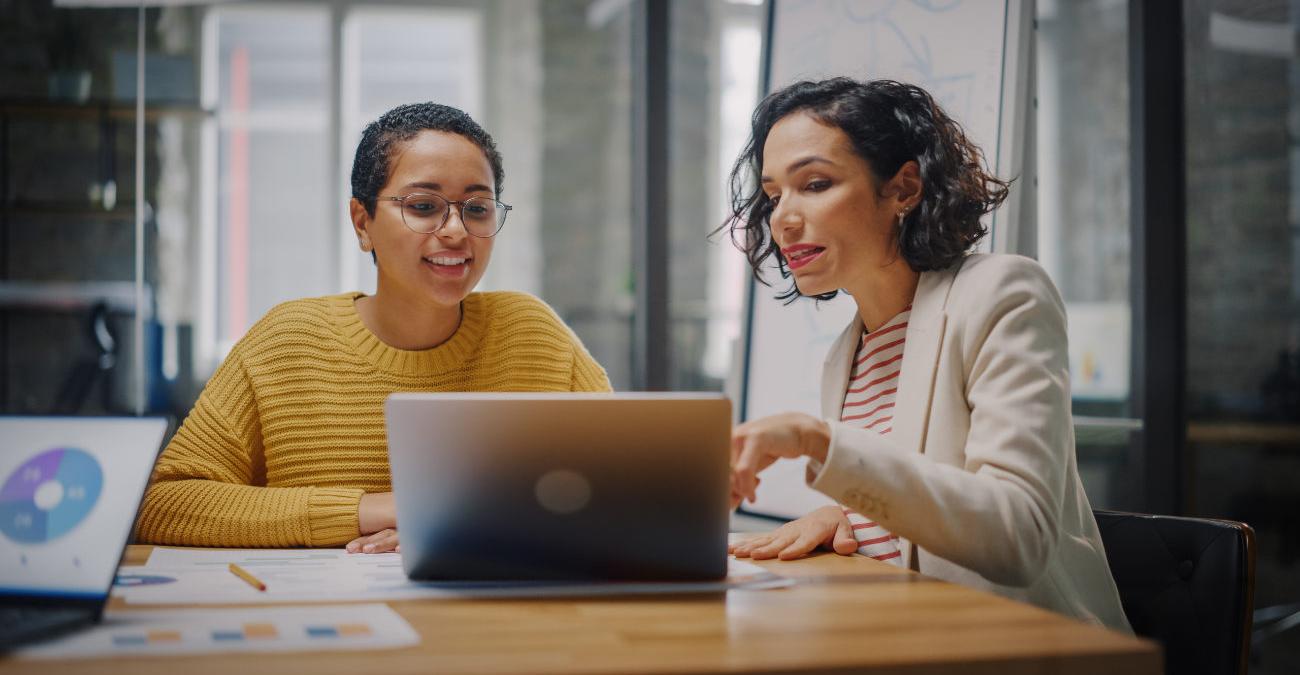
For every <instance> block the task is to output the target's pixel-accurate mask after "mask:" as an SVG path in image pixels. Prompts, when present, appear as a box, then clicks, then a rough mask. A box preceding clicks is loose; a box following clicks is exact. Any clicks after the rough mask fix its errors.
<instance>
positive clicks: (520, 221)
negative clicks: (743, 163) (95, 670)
mask: <svg viewBox="0 0 1300 675" xmlns="http://www.w3.org/2000/svg"><path fill="white" fill-rule="evenodd" d="M650 4H651V3H650V2H649V0H488V1H485V2H469V1H465V2H435V1H431V0H385V1H382V2H380V1H376V2H360V1H357V2H348V1H345V0H319V1H310V0H274V1H266V2H256V3H252V2H209V3H195V2H184V3H171V2H168V3H158V2H149V3H146V5H147V6H146V7H145V8H144V9H143V10H141V9H140V8H139V7H138V6H137V5H135V4H134V3H131V2H113V1H112V0H84V1H81V2H78V1H75V0H69V1H67V2H64V1H62V0H60V1H58V2H51V0H0V45H3V46H0V410H2V411H3V412H5V413H67V414H98V413H130V412H136V411H141V410H145V411H150V412H165V413H169V414H172V415H174V416H176V417H178V418H180V417H183V416H184V415H185V414H186V413H187V412H188V410H189V407H190V406H191V405H192V403H193V401H194V399H195V398H196V397H197V395H198V392H199V391H200V390H201V389H202V387H203V384H204V382H205V381H206V379H207V377H208V376H209V375H210V374H211V373H212V371H213V369H214V368H215V367H216V365H217V364H218V363H220V361H221V359H222V358H223V356H224V355H225V354H226V352H227V351H228V350H229V349H230V347H231V345H232V344H233V343H234V342H235V341H236V340H238V339H239V338H240V336H242V335H243V333H244V331H245V330H247V328H248V327H249V326H250V325H251V324H252V323H253V322H255V321H256V320H257V319H258V318H259V317H260V316H261V315H262V314H263V313H264V312H265V311H266V310H267V309H269V308H270V307H271V306H273V305H275V304H277V303H279V302H282V301H285V300H289V299H293V298H299V297H304V296H313V295H323V294H329V293H337V292H342V291H346V290H362V291H373V288H374V268H373V265H372V264H371V262H370V260H369V258H368V257H366V256H363V255H362V254H360V252H359V251H358V250H357V247H356V244H355V239H354V237H353V234H352V232H351V229H350V226H349V224H348V221H347V216H346V213H347V212H346V202H347V196H348V183H347V177H348V172H349V170H350V166H351V160H352V154H353V151H354V150H355V143H356V140H357V138H358V136H359V132H360V130H361V128H362V127H363V126H364V125H365V124H366V123H367V122H369V121H371V120H373V119H374V118H375V117H377V116H378V115H379V114H381V113H382V112H383V111H385V110H387V109H389V108H391V107H392V106H394V105H397V104H399V103H405V102H410V101H421V100H434V101H438V102H441V103H447V104H451V105H455V106H458V107H460V108H463V109H464V110H466V111H467V112H469V113H470V114H471V115H473V116H474V117H475V118H476V119H478V120H479V121H480V122H481V123H482V124H483V126H484V127H485V128H486V129H488V130H489V131H490V132H491V133H492V134H493V135H494V136H495V137H496V140H497V143H498V145H499V147H500V148H501V150H502V153H503V155H504V158H505V169H506V179H505V183H504V192H503V199H504V201H506V202H508V203H510V204H512V205H514V207H515V209H514V211H513V212H512V213H511V216H510V220H509V222H507V224H506V227H505V230H503V232H502V233H501V234H500V235H499V240H498V242H497V249H496V253H495V258H494V263H493V265H492V266H491V268H490V269H489V271H488V274H487V277H486V278H485V280H484V282H483V284H482V288H484V289H517V290H524V291H528V292H531V293H534V294H536V295H538V296H540V297H542V298H543V299H545V300H546V301H547V302H548V303H550V304H551V305H552V306H553V307H554V308H555V309H556V310H557V311H558V312H559V313H560V315H561V316H562V317H563V318H564V320H565V321H567V322H568V323H569V325H570V326H572V327H573V329H574V330H575V331H576V332H577V333H578V335H579V336H580V337H581V338H582V340H583V341H584V342H585V343H586V345H587V347H588V348H589V349H590V350H591V351H592V353H593V354H594V355H595V356H596V358H597V359H598V360H599V361H600V362H601V363H602V364H603V365H604V366H605V368H606V369H607V370H608V371H609V374H610V378H611V380H612V381H613V383H614V386H615V388H616V389H620V390H631V389H663V388H666V389H675V390H723V391H728V392H731V393H733V394H734V393H735V391H736V388H737V387H738V386H739V385H738V382H739V381H740V377H741V376H740V373H739V372H738V370H739V368H738V364H740V363H742V362H743V359H742V358H741V354H742V353H743V333H744V327H745V317H746V315H745V307H746V297H747V296H746V294H747V293H748V292H750V290H749V289H750V284H749V280H748V276H747V268H746V266H745V263H744V260H743V257H742V256H741V255H740V254H739V253H738V252H736V251H735V250H734V249H732V248H731V246H730V244H729V243H728V242H727V241H726V239H725V237H724V238H718V237H710V236H709V234H710V232H711V231H712V230H713V229H714V228H715V227H717V225H718V224H719V223H720V222H721V221H722V218H723V216H724V214H725V212H726V205H727V199H726V190H725V187H724V186H725V179H726V174H727V171H728V170H729V168H730V165H731V163H732V161H734V158H735V157H736V155H737V154H738V152H739V150H740V148H741V147H742V146H743V144H744V141H745V139H746V135H747V133H748V120H749V114H750V112H751V111H752V109H753V106H754V104H755V103H756V102H757V100H758V98H759V97H760V94H761V89H762V86H763V84H762V83H763V40H764V26H765V20H766V17H767V15H768V8H767V7H766V5H765V4H764V3H763V2H762V1H761V0H754V1H747V0H672V1H671V2H668V1H665V2H663V3H653V4H654V5H656V6H658V7H659V8H660V9H659V10H656V11H658V12H659V14H658V16H659V17H660V19H661V20H654V19H653V18H647V17H648V16H649V17H653V15H654V12H649V11H647V8H648V6H650ZM1141 4H1142V3H1141V0H1070V1H1066V0H1038V2H1037V4H1036V10H1035V11H1036V15H1037V34H1036V40H1035V49H1036V55H1035V70H1036V75H1035V78H1034V79H1035V82H1036V100H1037V106H1036V114H1035V116H1034V121H1033V124H1034V129H1035V155H1036V157H1035V163H1036V169H1035V170H1034V172H1033V173H1032V175H1027V176H1022V177H1019V179H1020V180H1022V181H1028V182H1030V183H1031V184H1032V185H1033V186H1034V187H1035V189H1036V190H1037V197H1036V203H1037V217H1036V218H1027V219H1024V221H1025V222H1024V223H1023V225H1022V227H1023V228H1024V230H1025V231H1024V232H1021V233H1020V236H1021V238H1022V240H1024V241H1030V242H1033V244H1032V252H1034V253H1035V254H1036V256H1037V257H1038V259H1039V260H1040V261H1041V262H1042V263H1043V264H1044V265H1045V266H1046V267H1047V269H1048V270H1049V272H1050V273H1051V274H1052V276H1053V278H1054V280H1055V281H1056V283H1057V285H1058V286H1059V287H1060V288H1061V291H1062V293H1063V295H1064V297H1065V299H1066V301H1067V305H1068V310H1069V316H1070V332H1071V334H1070V338H1071V369H1072V378H1073V391H1074V396H1075V400H1074V406H1075V414H1076V416H1077V421H1078V424H1079V439H1080V445H1079V460H1080V467H1081V470H1082V472H1083V476H1084V481H1085V485H1086V488H1087V490H1088V493H1089V496H1090V499H1091V501H1092V504H1093V505H1094V507H1099V508H1101V507H1106V508H1116V509H1124V510H1135V511H1150V512H1161V513H1177V514H1185V515H1194V516H1206V517H1222V518H1232V519H1237V520H1244V521H1246V522H1248V523H1250V524H1251V525H1252V526H1254V528H1255V530H1256V533H1257V536H1258V543H1259V562H1258V577H1257V592H1256V606H1257V607H1260V608H1264V607H1279V606H1281V607H1283V608H1286V607H1288V606H1289V607H1290V608H1291V611H1295V610H1300V605H1297V604H1296V603H1300V558H1298V556H1300V59H1298V58H1297V53H1296V44H1297V40H1296V37H1297V33H1298V32H1300V4H1297V3H1296V2H1294V1H1292V0H1181V1H1180V2H1176V3H1169V4H1170V5H1171V6H1174V7H1175V9H1174V10H1173V11H1172V16H1173V17H1174V20H1172V21H1165V22H1159V23H1148V22H1142V21H1137V20H1135V17H1137V16H1138V15H1139V12H1138V9H1139V6H1140V5H1141ZM663 8H666V10H665V9H663ZM664 12H666V16H665V14H664ZM141 35H143V38H144V39H143V42H141V40H140V36H141ZM1153 45H1154V46H1157V47H1158V46H1161V45H1164V46H1165V47H1167V48H1170V49H1173V51H1174V53H1176V54H1177V55H1179V59H1178V63H1179V64H1180V67H1179V68H1177V69H1175V70H1173V71H1170V72H1162V73H1154V74H1153V73H1152V72H1151V71H1150V70H1149V69H1145V68H1144V67H1143V63H1144V62H1143V60H1142V59H1141V58H1137V56H1138V55H1142V54H1146V53H1148V52H1147V51H1145V50H1149V49H1151V48H1152V47H1153ZM141 53H143V55H144V56H143V60H142V61H141V59H140V56H139V55H140V54H141ZM141 71H142V72H143V74H144V87H143V99H142V100H141V101H139V103H141V104H142V105H140V107H139V108H138V107H137V103H138V101H137V85H138V76H137V73H138V72H141ZM1168 80H1172V81H1174V82H1175V83H1180V84H1181V87H1179V88H1178V89H1177V91H1181V96H1180V97H1177V98H1176V99H1173V100H1159V95H1158V92H1160V91H1163V90H1162V89H1161V88H1160V87H1161V86H1163V85H1164V84H1166V83H1167V81H1168ZM1152 99H1157V100H1152ZM1153 106H1155V107H1153ZM1159 106H1163V107H1159ZM1153 109H1156V110H1165V111H1167V113H1168V115H1169V116H1170V119H1176V120H1178V124H1180V125H1181V128H1182V142H1181V143H1176V144H1173V145H1172V146H1170V145H1169V144H1166V145H1165V146H1160V145H1158V144H1157V145H1153V144H1152V142H1151V138H1152V137H1153V135H1152V134H1150V133H1149V131H1150V127H1147V126H1143V125H1142V124H1139V123H1138V121H1137V119H1136V117H1135V111H1139V112H1141V111H1146V112H1147V113H1149V111H1151V110H1153ZM137 125H139V127H140V128H142V129H143V134H142V135H138V134H137ZM647 127H649V128H650V129H651V131H652V132H654V133H651V134H649V135H648V136H647V135H645V131H646V129H647ZM656 134H657V135H656ZM645 138H651V139H660V140H661V145H653V144H652V145H649V146H647V143H646V142H645V141H644V139H645ZM1162 174H1164V175H1173V176H1175V177H1176V182H1178V183H1179V184H1180V185H1181V186H1182V187H1181V188H1180V189H1177V190H1174V191H1173V192H1172V193H1170V192H1169V191H1167V190H1165V191H1163V192H1161V193H1160V194H1158V195H1157V194H1155V193H1154V192H1153V191H1152V187H1153V186H1152V179H1151V176H1153V175H1154V176H1160V175H1162ZM141 175H142V176H143V182H142V183H141V182H139V178H138V176H141ZM1156 188H1157V189H1158V186H1156ZM138 195H139V196H142V198H140V197H138ZM1171 195H1172V200H1173V201H1172V203H1173V205H1174V207H1173V209H1172V211H1171V213H1173V214H1174V216H1173V219H1172V220H1168V219H1166V220H1164V221H1162V220H1160V219H1158V218H1153V217H1152V214H1151V205H1152V204H1154V203H1155V201H1154V200H1155V199H1156V198H1160V199H1165V200H1166V201H1165V202H1163V203H1171V202H1169V199H1170V197H1171ZM653 209H659V210H660V212H661V215H660V216H659V217H658V218H657V220H656V222H658V223H660V225H659V227H660V228H661V230H660V232H659V236H660V237H661V239H660V240H659V241H660V246H661V247H662V248H663V250H662V251H661V252H659V253H657V254H656V253H654V252H653V251H659V249H655V248H654V247H647V246H646V244H645V242H646V241H647V233H646V231H645V228H646V222H647V221H646V211H647V210H653ZM1168 213H1170V212H1166V215H1167V214H1168ZM137 228H142V229H141V230H140V231H141V232H142V234H143V237H142V238H141V239H139V240H137V235H136V233H137ZM665 230H666V231H665ZM652 235H653V233H652ZM137 241H139V242H140V243H141V244H142V247H143V248H142V255H141V256H140V257H139V258H137V255H136V246H137ZM137 264H139V265H140V266H141V267H140V271H141V274H140V278H139V281H140V285H139V287H137V273H136V271H137ZM646 270H650V276H649V277H647V276H646ZM656 275H657V276H656ZM647 278H650V279H657V280H658V281H656V282H655V283H656V286H655V289H654V292H653V293H650V294H649V295H647V293H645V292H644V291H646V287H645V284H646V283H647V282H646V281H645V279H647ZM1161 280H1164V281H1167V282H1169V283H1171V284H1172V288H1175V289H1177V293H1176V295H1175V296H1173V298H1170V297H1168V296H1165V297H1163V298H1162V297H1161V296H1159V295H1156V294H1153V293H1152V289H1153V287H1154V285H1155V284H1158V283H1160V282H1161ZM639 284H640V288H639V286H638V285H639ZM1163 287H1169V286H1168V285H1167V284H1166V285H1165V286H1163ZM639 291H640V292H639ZM758 292H760V293H762V292H770V291H768V290H767V289H763V288H762V287H760V288H759V290H758ZM138 296H139V297H141V298H142V299H143V301H138V300H137V297H138ZM647 322H648V325H647ZM137 323H138V330H137ZM646 335H651V336H653V335H658V336H660V338H659V340H658V341H652V344H650V345H649V346H647V344H646V340H645V339H644V336H646ZM1162 363H1163V364H1172V366H1171V367H1169V368H1163V367H1159V368H1158V367H1157V365H1158V364H1162ZM1162 401H1167V402H1169V404H1168V405H1167V406H1164V407H1161V402H1162ZM1156 408H1160V410H1163V411H1165V412H1163V413H1160V414H1161V415H1164V416H1163V417H1160V418H1159V422H1160V423H1159V424H1158V425H1157V424H1154V423H1153V420H1154V419H1155V418H1154V417H1153V415H1156V414H1157V411H1156ZM1166 413H1167V414H1166ZM1161 467H1164V468H1163V469H1162V468H1161ZM1298 635H1300V631H1298V630H1281V631H1278V632H1277V633H1276V634H1273V633H1263V634H1258V635H1257V638H1258V642H1257V644H1256V649H1255V657H1254V659H1253V661H1252V670H1253V671H1256V672H1261V673H1285V672H1296V671H1297V670H1300V640H1298V639H1297V636H1298Z"/></svg>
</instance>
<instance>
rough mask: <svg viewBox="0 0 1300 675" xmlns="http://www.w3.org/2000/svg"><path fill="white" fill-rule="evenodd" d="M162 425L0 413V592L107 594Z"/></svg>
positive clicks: (151, 419) (164, 423)
mask: <svg viewBox="0 0 1300 675" xmlns="http://www.w3.org/2000/svg"><path fill="white" fill-rule="evenodd" d="M167 426H168V423H167V420H166V419H163V418H155V417H139V418H136V417H130V418H119V417H0V595H26V596H32V595H48V596H62V597H74V598H102V597H104V596H105V595H107V593H108V589H109V587H110V585H111V584H112V581H113V575H114V573H115V572H116V570H117V563H118V558H119V557H120V556H121V554H122V547H123V545H124V544H125V543H126V540H127V538H128V537H129V536H130V535H131V527H132V525H134V523H135V514H136V510H137V509H138V508H139V505H140V498H141V496H142V495H143V493H144V489H145V486H146V485H147V484H148V482H149V475H150V473H151V472H152V470H153V464H154V460H155V459H157V456H158V449H159V446H160V445H161V443H162V440H163V437H164V436H165V435H166V433H167Z"/></svg>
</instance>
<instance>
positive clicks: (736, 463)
mask: <svg viewBox="0 0 1300 675" xmlns="http://www.w3.org/2000/svg"><path fill="white" fill-rule="evenodd" d="M830 442H831V430H830V426H829V425H827V424H826V422H824V421H822V420H819V419H817V418H816V417H813V416H812V415H805V414H803V413H782V414H780V415H771V416H769V417H764V418H761V419H757V420H752V421H749V422H746V423H744V424H742V425H740V426H738V427H736V428H735V429H734V430H732V432H731V494H732V501H733V502H735V503H733V504H732V506H733V507H734V506H736V505H737V504H738V502H739V499H748V500H749V501H751V502H752V501H754V493H755V490H756V489H757V488H758V472H760V471H762V470H763V469H766V468H767V467H769V466H771V465H772V463H773V462H775V461H776V460H778V459H794V458H796V457H803V456H808V457H811V458H813V459H815V460H817V461H819V462H824V461H826V450H827V448H828V447H829V446H830Z"/></svg>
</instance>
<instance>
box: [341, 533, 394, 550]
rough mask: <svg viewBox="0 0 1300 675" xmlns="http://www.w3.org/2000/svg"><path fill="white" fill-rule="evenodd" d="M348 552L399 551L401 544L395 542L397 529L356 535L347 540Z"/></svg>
mask: <svg viewBox="0 0 1300 675" xmlns="http://www.w3.org/2000/svg"><path fill="white" fill-rule="evenodd" d="M347 551H348V553H387V552H389V551H395V552H398V553H401V551H402V546H401V545H400V544H398V543H397V530H396V529H395V528H391V527H390V528H388V529H384V530H380V531H378V532H375V533H373V534H367V535H365V536H361V537H357V538H356V539H353V540H352V541H350V542H348V545H347Z"/></svg>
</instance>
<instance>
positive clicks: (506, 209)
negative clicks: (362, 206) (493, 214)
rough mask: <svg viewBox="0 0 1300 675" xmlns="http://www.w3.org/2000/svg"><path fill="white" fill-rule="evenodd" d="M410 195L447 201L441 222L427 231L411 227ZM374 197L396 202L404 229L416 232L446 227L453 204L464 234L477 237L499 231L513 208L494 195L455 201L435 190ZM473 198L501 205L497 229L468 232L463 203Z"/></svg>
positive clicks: (438, 229) (436, 231)
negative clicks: (399, 195) (408, 216)
mask: <svg viewBox="0 0 1300 675" xmlns="http://www.w3.org/2000/svg"><path fill="white" fill-rule="evenodd" d="M411 197H437V198H438V199H441V200H442V201H444V202H447V210H446V211H445V212H443V214H442V222H441V223H438V226H437V227H435V228H433V229H432V230H429V231H428V232H421V231H419V230H417V229H415V228H413V227H411V224H410V223H408V222H406V200H407V199H409V198H411ZM376 199H377V200H379V201H386V202H397V204H398V206H399V207H400V209H401V214H402V225H403V226H405V227H406V229H408V230H410V231H412V232H414V233H416V234H437V233H438V232H439V231H441V230H442V228H444V227H447V221H448V220H449V219H450V218H451V207H453V206H454V207H456V217H457V218H460V226H461V227H463V228H465V234H468V235H469V236H471V237H478V238H479V239H491V238H492V237H495V236H497V234H499V233H500V232H501V228H503V227H505V226H506V218H507V217H509V215H510V212H511V211H513V210H514V208H515V207H513V206H511V205H509V204H507V203H505V202H503V201H501V200H500V199H497V198H496V197H484V196H481V195H475V196H473V197H466V198H465V199H462V200H460V201H456V200H453V199H448V198H447V197H445V196H443V195H440V194H438V193H437V192H412V193H410V194H406V195H402V196H401V197H395V196H391V195H390V196H388V197H383V196H380V197H376ZM475 199H486V200H488V201H492V202H496V204H497V206H499V207H501V209H502V211H503V213H504V214H505V215H503V216H501V222H500V223H499V224H497V229H495V230H493V231H492V234H489V235H487V236H484V235H481V234H474V233H473V232H470V231H469V227H467V226H466V225H465V210H464V209H465V203H466V202H470V201H473V200H475Z"/></svg>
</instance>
